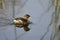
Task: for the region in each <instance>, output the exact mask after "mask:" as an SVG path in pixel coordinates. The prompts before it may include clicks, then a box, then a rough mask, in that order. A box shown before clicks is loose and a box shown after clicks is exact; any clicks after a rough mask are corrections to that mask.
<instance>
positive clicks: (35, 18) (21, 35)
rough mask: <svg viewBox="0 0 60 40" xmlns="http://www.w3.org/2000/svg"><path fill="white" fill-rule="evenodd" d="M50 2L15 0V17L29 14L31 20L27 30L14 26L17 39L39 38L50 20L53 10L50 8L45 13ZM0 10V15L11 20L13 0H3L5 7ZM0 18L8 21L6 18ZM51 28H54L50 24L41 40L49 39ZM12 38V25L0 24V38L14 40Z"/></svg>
mask: <svg viewBox="0 0 60 40" xmlns="http://www.w3.org/2000/svg"><path fill="white" fill-rule="evenodd" d="M25 2H26V3H25ZM50 3H51V2H50V0H16V5H15V17H23V16H24V15H25V14H29V15H30V16H31V17H30V19H29V20H30V21H31V22H33V24H32V25H29V27H30V29H31V30H30V31H28V32H25V31H24V30H23V28H16V30H17V39H18V40H40V39H41V37H42V36H43V35H44V34H45V32H46V30H47V27H48V25H49V23H50V21H51V15H52V12H53V10H54V9H52V8H51V9H50V10H49V11H48V12H46V13H45V11H46V9H47V7H48V6H49V5H50ZM0 10H1V12H0V14H1V15H0V16H1V17H3V16H4V17H3V18H5V19H10V20H12V19H13V17H12V16H13V14H12V13H13V0H5V8H4V9H0ZM0 20H1V21H4V22H8V21H7V20H2V19H0ZM1 21H0V22H1ZM1 24H2V23H1ZM3 24H5V23H3ZM3 24H2V25H3ZM53 29H54V28H53V27H52V26H51V27H50V29H49V32H48V34H47V35H46V36H45V37H44V39H43V40H49V39H50V36H51V33H52V30H53ZM14 38H15V35H14V25H7V26H0V40H14Z"/></svg>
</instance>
